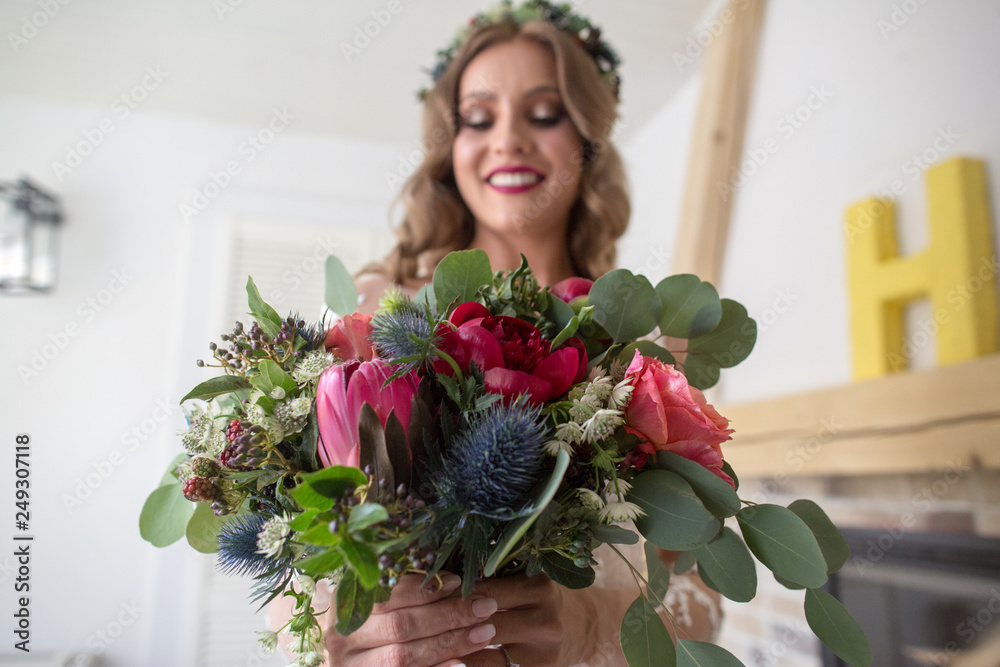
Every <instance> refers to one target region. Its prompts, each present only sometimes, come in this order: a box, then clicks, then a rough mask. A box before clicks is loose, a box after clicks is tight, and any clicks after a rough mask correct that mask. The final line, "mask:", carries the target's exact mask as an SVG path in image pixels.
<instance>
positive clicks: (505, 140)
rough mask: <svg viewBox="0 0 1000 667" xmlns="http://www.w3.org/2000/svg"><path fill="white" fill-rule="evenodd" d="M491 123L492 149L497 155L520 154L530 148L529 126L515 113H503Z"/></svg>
mask: <svg viewBox="0 0 1000 667" xmlns="http://www.w3.org/2000/svg"><path fill="white" fill-rule="evenodd" d="M502 116H503V117H500V118H497V119H496V121H494V123H493V137H492V141H493V151H494V152H495V153H497V154H498V155H503V154H507V155H521V154H524V153H528V152H529V151H530V150H531V146H532V139H531V134H530V128H529V127H528V126H527V123H526V122H524V120H522V119H520V118H518V117H517V116H516V115H515V114H503V115H502Z"/></svg>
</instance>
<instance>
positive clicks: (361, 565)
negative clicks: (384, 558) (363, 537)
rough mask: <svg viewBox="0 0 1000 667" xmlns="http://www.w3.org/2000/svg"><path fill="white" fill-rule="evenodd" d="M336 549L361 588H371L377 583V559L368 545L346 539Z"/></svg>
mask: <svg viewBox="0 0 1000 667" xmlns="http://www.w3.org/2000/svg"><path fill="white" fill-rule="evenodd" d="M337 549H339V550H340V553H341V554H342V555H343V556H344V560H346V561H347V563H348V565H350V566H351V569H352V570H354V572H355V573H356V574H357V575H358V582H360V584H361V585H362V586H364V587H365V588H372V587H374V586H375V584H377V583H378V557H377V556H376V555H375V552H374V551H372V550H371V549H370V548H368V545H366V544H363V543H361V542H357V541H355V540H352V539H350V538H347V539H344V540H342V541H341V542H340V544H338V545H337Z"/></svg>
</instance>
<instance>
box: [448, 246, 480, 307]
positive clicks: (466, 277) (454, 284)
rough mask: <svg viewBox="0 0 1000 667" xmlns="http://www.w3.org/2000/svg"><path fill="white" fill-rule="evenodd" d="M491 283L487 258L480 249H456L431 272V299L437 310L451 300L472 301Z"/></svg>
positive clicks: (459, 301)
mask: <svg viewBox="0 0 1000 667" xmlns="http://www.w3.org/2000/svg"><path fill="white" fill-rule="evenodd" d="M492 282H493V269H492V268H490V258H489V256H488V255H487V254H486V252H485V251H483V250H479V249H476V250H459V251H457V252H451V253H448V254H447V255H445V256H444V258H443V259H442V260H441V261H440V262H438V265H437V268H436V269H434V278H433V284H434V298H435V300H436V301H437V303H438V305H439V306H440V307H445V306H447V305H448V304H450V303H452V302H453V301H456V300H457V301H458V303H464V302H466V301H473V300H475V298H476V292H477V291H479V288H480V287H483V286H484V285H490V284H492Z"/></svg>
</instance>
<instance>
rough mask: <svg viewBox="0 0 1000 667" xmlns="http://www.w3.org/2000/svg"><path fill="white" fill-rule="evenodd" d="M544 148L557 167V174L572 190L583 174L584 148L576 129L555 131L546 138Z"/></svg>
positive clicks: (555, 167) (551, 161)
mask: <svg viewBox="0 0 1000 667" xmlns="http://www.w3.org/2000/svg"><path fill="white" fill-rule="evenodd" d="M543 150H544V151H545V153H546V156H547V158H548V160H549V162H550V163H551V164H552V166H553V167H554V169H555V174H554V175H555V176H556V177H557V178H559V179H560V181H561V182H562V183H563V184H564V185H568V186H569V188H570V189H571V190H572V189H573V188H574V187H575V186H576V185H578V184H579V183H580V179H581V177H582V174H583V149H582V145H581V140H580V135H579V134H577V132H576V130H575V129H572V128H569V129H567V130H566V131H563V132H553V133H552V134H550V135H549V136H547V137H546V138H545V141H544V148H543Z"/></svg>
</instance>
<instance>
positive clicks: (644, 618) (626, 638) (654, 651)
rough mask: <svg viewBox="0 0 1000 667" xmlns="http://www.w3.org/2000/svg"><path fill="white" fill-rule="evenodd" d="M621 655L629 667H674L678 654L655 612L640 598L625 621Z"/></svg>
mask: <svg viewBox="0 0 1000 667" xmlns="http://www.w3.org/2000/svg"><path fill="white" fill-rule="evenodd" d="M620 636H621V644H622V652H623V653H624V654H625V659H626V660H628V664H629V667H674V666H675V665H676V664H677V651H676V649H675V648H674V641H673V640H672V639H671V638H670V633H669V632H667V628H666V626H665V625H663V620H662V619H660V616H659V614H657V613H656V609H655V608H654V607H653V605H651V604H650V603H649V600H647V599H646V597H645V596H643V595H640V596H639V597H638V598H636V600H635V602H633V603H632V604H631V605H630V606H629V608H628V611H626V612H625V616H624V618H622V625H621V630H620Z"/></svg>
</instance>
